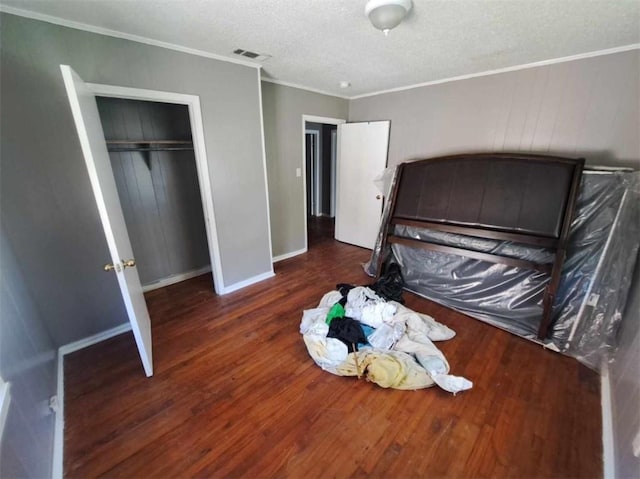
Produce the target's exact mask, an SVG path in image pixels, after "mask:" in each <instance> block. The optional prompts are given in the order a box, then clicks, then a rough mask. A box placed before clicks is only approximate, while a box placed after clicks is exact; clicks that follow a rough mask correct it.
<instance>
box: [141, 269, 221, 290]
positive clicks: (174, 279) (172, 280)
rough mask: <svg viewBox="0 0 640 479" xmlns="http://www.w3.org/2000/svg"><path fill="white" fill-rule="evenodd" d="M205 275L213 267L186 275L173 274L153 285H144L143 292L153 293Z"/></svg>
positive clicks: (196, 270)
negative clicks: (155, 290)
mask: <svg viewBox="0 0 640 479" xmlns="http://www.w3.org/2000/svg"><path fill="white" fill-rule="evenodd" d="M205 273H211V265H209V266H205V267H204V268H199V269H193V270H191V271H187V272H186V273H180V274H172V275H171V276H167V277H166V278H162V279H159V280H157V281H154V282H153V283H149V284H144V285H142V292H143V293H147V292H149V291H153V290H154V289H160V288H164V287H165V286H170V285H172V284H176V283H181V282H182V281H186V280H188V279H191V278H195V277H196V276H200V275H201V274H205Z"/></svg>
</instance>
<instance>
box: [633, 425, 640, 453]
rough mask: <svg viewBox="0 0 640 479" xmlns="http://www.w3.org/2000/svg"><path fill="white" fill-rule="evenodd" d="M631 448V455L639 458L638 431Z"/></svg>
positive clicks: (639, 434) (639, 438) (639, 439)
mask: <svg viewBox="0 0 640 479" xmlns="http://www.w3.org/2000/svg"><path fill="white" fill-rule="evenodd" d="M631 447H632V449H633V455H634V456H636V457H640V430H638V432H637V433H636V437H634V438H633V443H632V445H631Z"/></svg>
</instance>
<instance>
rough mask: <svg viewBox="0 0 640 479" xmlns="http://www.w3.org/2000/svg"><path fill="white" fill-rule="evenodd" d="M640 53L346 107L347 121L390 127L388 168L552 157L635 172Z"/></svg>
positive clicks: (639, 144) (639, 150)
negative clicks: (452, 157) (434, 161)
mask: <svg viewBox="0 0 640 479" xmlns="http://www.w3.org/2000/svg"><path fill="white" fill-rule="evenodd" d="M639 59H640V51H639V50H632V51H629V52H624V53H616V54H612V55H604V56H600V57H594V58H589V59H584V60H576V61H571V62H565V63H559V64H555V65H548V66H542V67H537V68H530V69H526V70H521V71H514V72H509V73H500V74H496V75H488V76H484V77H478V78H472V79H468V80H460V81H454V82H449V83H443V84H439V85H432V86H425V87H419V88H414V89H411V90H404V91H398V92H395V93H387V94H382V95H376V96H371V97H364V98H360V99H356V100H352V101H350V102H349V121H373V120H391V137H390V143H389V165H395V164H398V163H401V162H403V161H407V160H410V159H417V158H429V157H434V156H440V155H446V154H454V153H467V152H482V151H506V152H531V153H551V154H558V155H560V156H569V157H573V156H576V157H585V158H586V159H587V163H588V164H605V165H617V166H632V167H634V168H636V169H638V168H640V140H639V135H638V131H639V129H640V112H639V110H640V93H639V92H640V66H639V63H640V62H639Z"/></svg>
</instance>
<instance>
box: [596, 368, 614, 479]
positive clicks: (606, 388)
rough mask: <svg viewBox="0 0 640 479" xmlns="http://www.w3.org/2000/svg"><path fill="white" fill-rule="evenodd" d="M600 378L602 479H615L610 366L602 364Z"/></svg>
mask: <svg viewBox="0 0 640 479" xmlns="http://www.w3.org/2000/svg"><path fill="white" fill-rule="evenodd" d="M601 374H602V375H601V376H600V404H601V406H602V477H604V479H615V477H616V468H615V453H614V441H613V409H612V404H611V376H610V375H609V364H608V362H607V361H606V360H605V361H603V363H602V368H601Z"/></svg>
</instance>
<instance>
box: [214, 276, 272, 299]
mask: <svg viewBox="0 0 640 479" xmlns="http://www.w3.org/2000/svg"><path fill="white" fill-rule="evenodd" d="M274 276H275V273H274V272H273V271H267V272H266V273H262V274H259V275H257V276H254V277H252V278H249V279H245V280H244V281H239V282H237V283H233V284H231V285H229V286H225V287H224V288H223V289H222V291H221V292H220V294H229V293H233V292H234V291H238V290H239V289H242V288H246V287H247V286H251V285H252V284H255V283H259V282H260V281H264V280H265V279H269V278H273V277H274Z"/></svg>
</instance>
